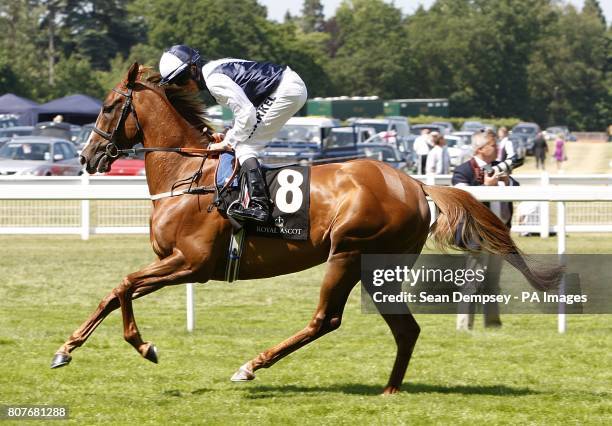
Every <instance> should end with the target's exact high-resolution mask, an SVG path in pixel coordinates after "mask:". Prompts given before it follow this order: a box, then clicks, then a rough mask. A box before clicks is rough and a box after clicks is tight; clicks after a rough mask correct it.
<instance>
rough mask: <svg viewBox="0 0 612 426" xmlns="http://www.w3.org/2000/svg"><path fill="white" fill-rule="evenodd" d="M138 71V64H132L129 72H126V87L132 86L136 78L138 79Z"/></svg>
mask: <svg viewBox="0 0 612 426" xmlns="http://www.w3.org/2000/svg"><path fill="white" fill-rule="evenodd" d="M139 70H140V65H138V62H134V63H133V64H132V66H131V67H130V70H129V71H128V76H127V86H128V87H131V86H134V83H135V82H136V78H138V71H139Z"/></svg>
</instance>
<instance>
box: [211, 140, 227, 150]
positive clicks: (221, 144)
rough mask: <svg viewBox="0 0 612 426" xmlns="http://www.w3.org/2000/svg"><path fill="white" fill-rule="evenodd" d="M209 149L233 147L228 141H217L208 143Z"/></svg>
mask: <svg viewBox="0 0 612 426" xmlns="http://www.w3.org/2000/svg"><path fill="white" fill-rule="evenodd" d="M208 149H211V150H213V151H231V150H232V147H231V146H230V145H229V144H228V143H227V142H217V143H211V144H210V145H208Z"/></svg>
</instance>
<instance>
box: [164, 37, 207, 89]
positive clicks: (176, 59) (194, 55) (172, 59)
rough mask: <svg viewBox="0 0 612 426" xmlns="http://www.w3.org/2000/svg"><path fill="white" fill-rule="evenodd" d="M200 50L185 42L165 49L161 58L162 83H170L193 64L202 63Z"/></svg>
mask: <svg viewBox="0 0 612 426" xmlns="http://www.w3.org/2000/svg"><path fill="white" fill-rule="evenodd" d="M200 62H201V58H200V52H198V51H197V50H195V49H192V48H191V47H189V46H185V45H184V44H177V45H176V46H172V47H171V48H170V49H169V50H167V51H165V52H164V54H163V55H162V57H161V59H160V60H159V73H160V74H161V77H162V79H161V81H160V82H159V84H160V85H164V84H168V83H170V82H171V81H172V80H173V79H175V78H176V77H178V76H179V75H181V73H183V71H185V70H187V69H188V68H189V67H190V66H191V65H193V64H197V65H198V66H201V64H200Z"/></svg>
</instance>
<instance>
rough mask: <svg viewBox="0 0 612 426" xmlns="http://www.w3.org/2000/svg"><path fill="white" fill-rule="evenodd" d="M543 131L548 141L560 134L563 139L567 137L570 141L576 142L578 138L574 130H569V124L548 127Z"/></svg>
mask: <svg viewBox="0 0 612 426" xmlns="http://www.w3.org/2000/svg"><path fill="white" fill-rule="evenodd" d="M542 133H543V134H544V138H545V139H546V140H547V141H552V140H555V139H556V138H557V137H558V136H559V135H562V136H563V139H565V140H566V141H568V142H576V140H577V139H576V136H574V135H573V134H572V132H570V131H569V129H568V128H567V126H552V127H547V128H546V130H544V132H542Z"/></svg>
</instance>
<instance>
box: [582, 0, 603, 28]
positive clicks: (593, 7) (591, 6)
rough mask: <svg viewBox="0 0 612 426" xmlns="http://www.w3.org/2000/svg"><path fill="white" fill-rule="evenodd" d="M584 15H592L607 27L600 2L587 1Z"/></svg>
mask: <svg viewBox="0 0 612 426" xmlns="http://www.w3.org/2000/svg"><path fill="white" fill-rule="evenodd" d="M582 13H585V14H592V15H594V16H596V17H597V18H599V21H600V22H601V23H602V25H603V26H604V27H606V26H607V23H606V17H605V15H604V13H603V10H601V6H600V5H599V1H597V0H585V1H584V6H582Z"/></svg>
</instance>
